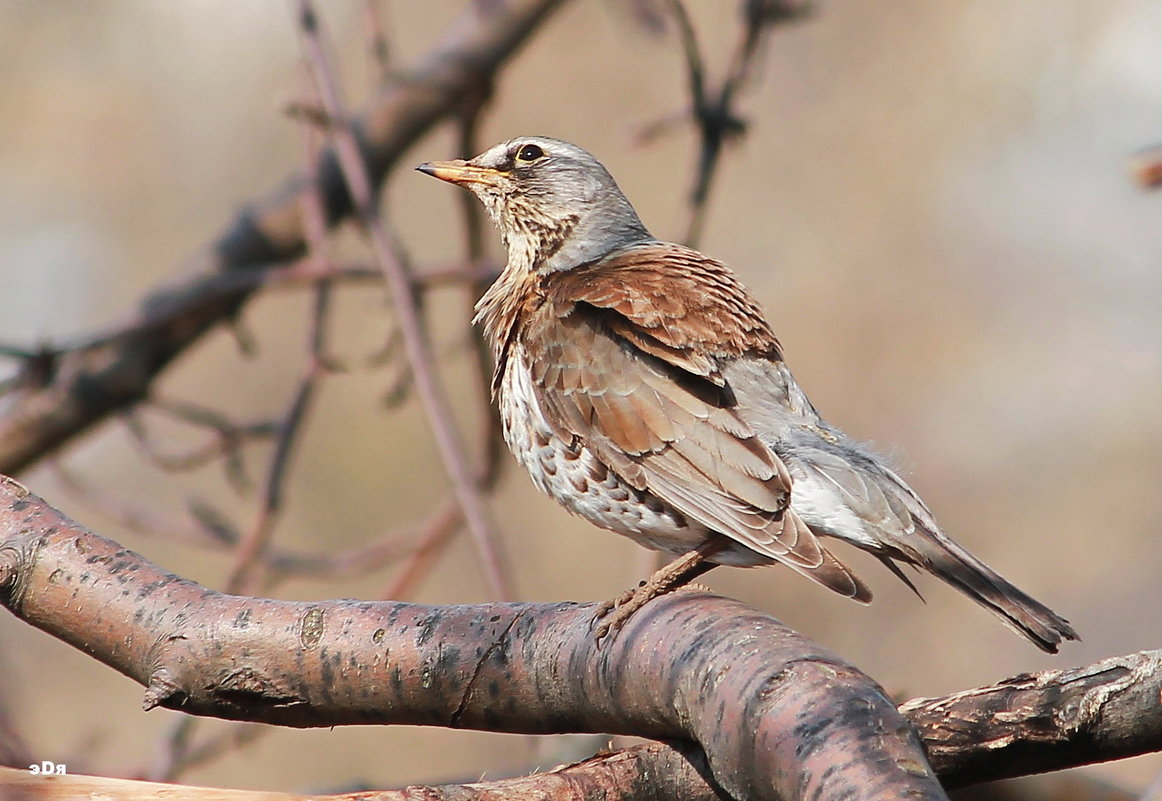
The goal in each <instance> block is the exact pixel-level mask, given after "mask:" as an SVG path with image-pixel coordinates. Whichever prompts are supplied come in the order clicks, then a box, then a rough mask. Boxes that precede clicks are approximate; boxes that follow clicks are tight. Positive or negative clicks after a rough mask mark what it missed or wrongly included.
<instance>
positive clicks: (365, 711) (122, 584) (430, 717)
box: [0, 481, 1162, 801]
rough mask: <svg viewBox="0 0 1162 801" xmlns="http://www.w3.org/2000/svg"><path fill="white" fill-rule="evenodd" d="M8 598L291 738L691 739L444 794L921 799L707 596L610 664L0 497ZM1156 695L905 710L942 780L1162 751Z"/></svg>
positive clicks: (551, 607) (797, 639)
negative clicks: (227, 578)
mask: <svg viewBox="0 0 1162 801" xmlns="http://www.w3.org/2000/svg"><path fill="white" fill-rule="evenodd" d="M0 602H2V603H3V604H4V605H6V606H8V607H9V608H10V609H11V610H12V611H13V612H14V613H15V614H16V615H17V616H19V617H21V618H23V619H24V620H26V621H27V622H29V623H31V624H32V625H34V626H37V627H39V628H41V629H43V630H44V631H46V632H48V633H49V634H52V635H53V636H56V637H59V638H61V639H63V640H65V641H66V642H70V643H72V644H73V645H75V646H76V647H78V648H81V649H82V650H84V651H86V652H87V653H89V654H91V655H93V656H94V657H95V658H97V659H99V660H101V661H103V662H105V663H106V664H109V665H110V666H112V667H114V668H116V669H117V670H119V671H121V672H122V673H125V674H126V675H128V676H130V677H132V678H134V679H136V680H138V681H140V682H141V683H142V684H145V685H147V687H148V689H147V692H146V705H147V706H158V705H161V706H168V707H172V708H177V709H181V710H183V711H186V712H189V713H191V714H200V715H214V716H218V717H225V718H232V719H239V720H261V721H264V722H268V723H279V724H282V725H289V726H329V725H338V724H344V723H418V724H429V725H441V726H453V727H463V728H481V729H488V730H503V731H520V732H537V733H548V732H564V731H601V732H619V733H626V734H636V735H641V736H646V737H653V738H658V739H682V740H693V741H695V742H697V743H699V744H700V745H701V749H698V748H692V747H690V746H685V745H682V744H674V745H661V744H657V745H650V746H645V747H641V748H636V749H630V750H628V751H625V752H621V753H620V754H617V755H608V756H607V757H605V758H596V759H594V760H588V761H586V762H583V763H580V764H579V765H577V766H573V767H571V768H570V771H571V772H569V773H568V774H567V777H565V776H561V775H558V774H541V775H539V776H533V777H526V778H525V779H521V780H513V781H523V782H530V783H531V784H529V785H519V786H516V785H513V786H509V785H508V784H497V783H489V784H488V785H478V786H474V787H475V789H471V791H470V788H469V789H465V788H443V789H441V791H440V793H441V794H437V795H435V796H431V797H437V798H476V797H482V795H481V794H482V793H484V792H485V790H486V789H487V791H489V792H491V791H494V790H495V791H497V792H502V793H503V795H504V796H505V797H516V798H520V797H534V796H532V795H528V796H522V795H519V794H517V791H518V790H519V791H520V792H529V793H532V792H533V788H537V787H539V790H537V792H539V793H541V795H539V796H536V797H551V798H572V797H588V796H585V795H569V794H568V792H572V791H575V790H576V788H578V787H583V788H584V787H590V786H592V787H607V788H622V791H621V793H620V794H622V795H624V797H630V795H629V793H628V791H627V790H626V789H625V788H630V787H644V786H646V785H647V784H649V785H650V786H652V787H654V788H655V791H656V792H657V793H658V797H681V798H683V799H698V800H699V801H702V799H713V798H717V797H720V796H719V795H717V794H718V793H721V792H723V791H722V789H720V788H727V790H728V791H729V793H730V795H731V796H733V797H734V798H764V797H777V796H776V795H772V793H776V794H777V793H785V797H786V798H797V797H801V796H804V797H805V796H806V795H808V794H809V792H810V791H812V790H815V789H818V790H820V791H821V792H828V793H830V792H841V791H842V790H843V789H847V788H854V789H856V790H857V791H858V792H857V794H856V795H853V796H851V797H852V798H876V797H883V798H895V797H900V793H901V792H902V791H901V789H900V785H898V784H896V783H895V780H896V778H899V777H900V774H904V778H906V779H910V780H916V781H918V782H919V783H920V784H921V785H924V791H925V792H928V791H929V788H928V787H927V786H926V785H927V777H926V776H925V773H926V770H927V768H926V766H925V763H924V761H923V755H922V752H921V751H919V750H918V749H915V748H913V747H912V745H911V743H912V742H913V740H912V735H911V733H910V732H909V730H908V729H907V728H906V726H905V725H904V722H903V719H902V718H900V717H897V716H896V714H895V710H894V709H893V708H892V707H891V705H890V703H888V702H887V701H886V699H885V698H884V697H883V695H882V692H881V691H880V690H879V688H878V687H876V685H874V683H872V682H870V680H868V679H866V677H863V676H861V675H860V674H859V673H858V672H857V671H856V670H855V669H854V668H852V667H851V666H849V665H847V664H846V663H844V662H842V661H841V660H839V659H838V658H837V657H835V656H834V655H832V654H829V653H827V652H826V651H824V650H823V649H821V648H820V647H819V646H817V645H814V644H813V643H811V642H810V641H808V640H806V639H805V638H803V637H801V636H800V635H797V634H795V633H794V632H791V631H789V630H788V629H786V628H785V627H783V626H782V625H781V624H779V623H778V622H777V621H774V620H772V619H771V618H769V617H766V616H764V615H761V614H759V613H757V612H755V611H754V610H751V609H748V608H746V607H744V606H742V605H741V604H738V603H736V602H733V601H730V600H727V599H725V598H719V597H716V596H712V595H708V594H703V593H695V592H680V593H676V594H674V595H673V596H672V597H667V598H663V599H659V600H658V601H656V602H653V603H651V605H650V606H649V607H647V608H646V609H644V610H642V612H641V613H639V614H638V615H637V616H635V617H634V618H633V619H631V621H630V623H629V625H628V626H627V628H626V630H625V631H623V632H622V633H621V635H620V636H619V637H618V639H617V640H616V641H615V642H614V643H613V644H612V647H603V648H601V649H597V648H596V647H595V646H594V644H593V638H592V636H591V633H590V631H589V625H590V618H591V616H592V613H593V606H592V605H586V604H485V605H480V606H459V607H431V606H420V605H413V604H402V603H364V602H352V601H346V602H335V601H332V602H319V603H292V602H280V601H272V600H265V599H257V598H245V597H233V596H226V595H222V594H220V593H215V592H212V591H210V590H207V589H204V588H202V587H200V586H198V585H196V584H193V583H191V582H188V581H184V580H182V579H180V578H177V577H176V576H172V575H169V574H166V573H164V572H162V571H161V570H159V569H158V568H157V567H155V566H153V565H152V564H150V563H149V562H147V561H146V560H145V559H143V558H142V557H140V556H138V555H136V554H133V553H131V552H129V551H126V550H124V549H121V548H119V547H118V546H117V545H116V544H115V543H112V542H110V541H108V540H105V539H103V538H101V537H98V536H97V535H95V534H92V533H90V532H88V531H87V530H85V529H84V528H82V527H80V526H78V525H77V524H76V523H73V522H72V521H70V520H68V519H67V518H65V517H63V516H62V515H60V514H59V513H58V512H56V511H55V510H53V509H51V508H50V507H49V506H47V504H45V503H44V502H43V501H41V500H40V499H38V498H36V497H35V496H33V495H30V494H27V493H26V492H25V491H24V490H23V489H22V488H20V487H19V485H17V484H15V483H14V482H3V481H0ZM1160 698H1162V651H1144V652H1141V653H1139V654H1132V655H1129V656H1125V657H1117V658H1113V659H1107V660H1104V661H1102V662H1099V663H1097V664H1095V665H1091V666H1086V667H1080V668H1072V669H1068V670H1053V671H1045V672H1043V673H1039V674H1033V675H1022V676H1017V677H1015V678H1012V679H1008V680H1006V681H1003V682H1000V683H999V684H997V685H995V686H991V687H982V688H977V689H973V690H967V691H964V692H960V693H956V694H954V695H951V696H947V697H945V698H939V699H917V700H914V701H910V702H908V703H906V704H904V705H903V706H902V707H901V712H902V713H903V714H904V716H906V718H907V719H908V720H910V721H911V722H912V723H913V724H914V725H915V726H916V727H917V729H918V730H919V732H920V736H921V739H922V740H923V742H924V745H925V747H926V748H927V749H928V753H929V755H930V759H931V763H932V765H933V767H934V768H935V770H936V772H937V773H938V774H939V776H940V778H941V780H942V781H943V782H944V783H945V784H946V785H947V786H949V787H951V786H957V785H963V784H968V783H975V782H982V781H988V780H992V779H998V778H1003V777H1007V776H1016V775H1022V774H1028V773H1033V772H1038V771H1044V770H1053V769H1064V768H1068V767H1075V766H1078V765H1083V764H1091V763H1095V762H1101V761H1106V760H1110V759H1118V758H1122V757H1128V756H1133V755H1136V754H1143V753H1148V752H1151V751H1157V750H1162V704H1160V703H1159V699H1160ZM703 751H704V752H705V754H707V755H709V756H708V757H707V758H708V760H709V762H708V763H707V762H706V761H704V757H703V756H702V754H703ZM613 757H616V759H614V758H613ZM707 764H709V766H710V767H707ZM546 777H552V778H546ZM537 782H543V784H537ZM656 782H664V784H663V785H658V784H656ZM659 787H662V788H663V789H662V790H658V789H657V788H659ZM551 788H556V789H552V792H549V789H551ZM569 788H572V790H570V789H569ZM665 788H671V789H665ZM679 790H680V792H679ZM473 793H475V795H474V794H473ZM558 793H560V794H559V795H558ZM610 797H618V793H615V794H614V795H612V796H610Z"/></svg>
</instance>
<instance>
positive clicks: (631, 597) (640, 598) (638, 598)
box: [593, 581, 666, 644]
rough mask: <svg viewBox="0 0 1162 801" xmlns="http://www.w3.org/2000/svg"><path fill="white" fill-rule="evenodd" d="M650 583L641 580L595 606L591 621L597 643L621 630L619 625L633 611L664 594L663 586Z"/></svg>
mask: <svg viewBox="0 0 1162 801" xmlns="http://www.w3.org/2000/svg"><path fill="white" fill-rule="evenodd" d="M651 583H652V582H649V581H643V582H641V583H640V584H638V586H636V587H634V588H632V589H629V590H626V591H625V592H622V593H619V594H618V595H616V596H614V597H613V598H610V599H609V600H608V601H606V602H605V603H603V604H601V606H599V607H597V612H596V613H595V614H594V615H593V623H594V625H596V626H597V628H596V629H595V630H594V632H593V636H594V639H596V640H597V642H598V644H600V643H601V641H602V640H604V639H605V638H606V637H610V638H611V641H612V639H613V638H616V637H617V633H618V632H619V631H621V627H622V626H624V625H625V624H626V623H627V622H628V621H629V619H630V618H631V617H633V614H634V612H636V611H637V610H639V609H641V608H642V607H643V606H645V605H646V604H648V603H649V602H650V601H652V600H653V599H654V598H657V597H658V596H659V595H663V594H665V592H666V590H665V589H664V588H663V589H660V590H659V589H658V588H657V587H654V586H651Z"/></svg>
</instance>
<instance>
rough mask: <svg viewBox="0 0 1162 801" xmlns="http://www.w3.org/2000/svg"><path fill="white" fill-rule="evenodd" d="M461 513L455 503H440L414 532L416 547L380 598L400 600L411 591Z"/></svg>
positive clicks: (450, 538) (455, 525) (458, 524)
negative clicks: (441, 504) (427, 521)
mask: <svg viewBox="0 0 1162 801" xmlns="http://www.w3.org/2000/svg"><path fill="white" fill-rule="evenodd" d="M463 519H464V516H463V515H462V514H461V513H460V506H459V505H458V504H456V503H455V502H452V503H446V504H444V505H443V506H441V507H440V508H439V509H438V510H437V511H436V513H435V514H434V515H433V516H432V519H431V521H430V522H429V523H428V525H427V526H426V527H425V529H424V531H423V532H422V533H419V532H417V536H416V537H415V540H414V542H416V543H417V547H416V548H415V550H414V551H412V553H411V555H410V556H409V557H408V559H407V561H406V562H404V564H403V566H402V567H401V568H400V569H399V572H397V573H396V575H395V576H394V577H393V578H392V580H391V582H390V583H389V584H388V585H387V587H386V588H385V589H384V590H383V592H382V593H380V594H379V597H380V599H382V600H385V601H387V600H403V599H404V598H408V597H410V596H411V594H412V593H413V592H415V589H416V586H417V585H418V584H419V583H420V581H421V580H422V579H423V577H424V576H425V575H426V574H427V573H428V571H429V570H430V569H431V567H432V565H434V564H435V563H436V560H437V559H438V558H439V556H440V554H441V553H442V552H443V550H444V548H445V547H446V546H447V545H448V543H450V542H451V541H452V535H453V534H455V533H456V529H457V528H459V526H460V523H461V522H462V521H463Z"/></svg>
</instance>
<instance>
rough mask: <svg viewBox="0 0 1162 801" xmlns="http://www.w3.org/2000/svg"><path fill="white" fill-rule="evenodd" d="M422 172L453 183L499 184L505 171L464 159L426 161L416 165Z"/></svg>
mask: <svg viewBox="0 0 1162 801" xmlns="http://www.w3.org/2000/svg"><path fill="white" fill-rule="evenodd" d="M416 169H417V170H419V171H420V172H422V173H426V174H428V175H432V176H435V177H436V178H439V179H440V180H441V181H447V182H449V183H453V184H485V185H487V186H499V185H500V179H501V178H502V177H503V176H504V173H503V172H501V171H500V170H494V169H492V168H491V167H477V166H476V165H475V164H469V163H468V162H466V161H464V160H462V159H456V160H454V161H425V162H424V163H423V164H421V165H420V166H418V167H416Z"/></svg>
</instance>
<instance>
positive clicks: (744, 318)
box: [522, 244, 871, 601]
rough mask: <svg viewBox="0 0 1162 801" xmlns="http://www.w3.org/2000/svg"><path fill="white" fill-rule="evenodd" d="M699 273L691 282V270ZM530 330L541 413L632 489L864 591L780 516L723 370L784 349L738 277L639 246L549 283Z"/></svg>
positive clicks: (679, 251)
mask: <svg viewBox="0 0 1162 801" xmlns="http://www.w3.org/2000/svg"><path fill="white" fill-rule="evenodd" d="M695 263H696V266H697V268H698V269H691V268H692V266H694V265H695ZM541 290H542V297H543V298H544V302H543V303H542V304H541V305H540V306H539V307H538V308H537V309H536V310H535V311H534V312H533V313H531V314H530V315H529V316H528V318H527V319H526V320H525V321H524V325H523V326H522V338H523V340H524V345H525V350H526V352H528V353H533V354H538V357H537V358H534V359H533V360H532V361H533V362H534V363H533V364H532V365H530V368H531V369H532V372H533V379H534V381H533V383H534V388H535V391H536V393H537V401H538V403H539V404H540V405H541V407H542V411H543V412H544V414H545V418H546V419H547V420H549V421H550V423H551V424H552V425H553V426H554V427H556V428H557V429H558V433H559V434H560V435H561V436H562V437H563V438H565V439H567V440H570V441H572V440H579V441H580V442H582V443H584V445H585V446H586V447H587V448H588V449H589V450H590V451H591V452H592V453H593V454H594V455H595V456H596V457H597V458H598V459H600V460H601V461H602V462H603V463H604V464H605V466H606V467H607V468H608V469H610V470H612V471H614V472H615V473H616V474H617V475H619V476H620V477H621V478H622V479H623V480H625V481H626V482H628V483H629V484H631V485H632V486H634V487H636V488H638V489H644V490H647V491H648V492H650V493H651V494H652V495H654V496H655V497H657V498H658V499H659V500H661V501H662V502H663V503H665V504H668V505H669V506H671V507H672V508H674V509H675V510H677V511H679V512H681V513H682V514H683V515H686V516H687V517H688V518H690V519H691V520H693V521H696V522H698V523H700V524H701V525H703V526H706V527H707V528H709V529H711V530H713V531H717V532H720V533H722V534H725V535H727V536H729V537H731V538H732V539H734V540H735V541H736V542H738V543H740V544H742V545H744V546H746V547H747V548H750V549H752V550H754V551H756V552H758V553H760V554H762V555H764V556H767V557H769V558H771V559H774V560H777V561H779V562H782V563H784V564H787V565H788V566H790V567H792V568H793V569H795V570H796V571H798V572H800V573H802V574H803V575H805V576H807V577H809V578H811V579H812V580H814V581H816V582H818V583H820V584H823V585H824V586H827V587H829V588H830V589H832V590H834V591H836V592H839V593H841V594H843V595H846V596H849V597H853V598H856V599H858V600H861V601H867V600H870V598H871V594H870V592H868V590H867V588H866V587H865V586H864V585H863V584H862V583H861V582H860V581H859V579H858V578H856V577H855V576H854V575H853V574H852V573H851V572H850V571H849V570H848V569H847V568H846V567H844V566H843V565H842V564H841V563H840V562H839V561H838V560H837V559H835V557H834V556H832V555H831V554H830V553H829V552H828V551H827V550H826V549H825V548H824V547H823V546H822V544H820V542H819V540H818V539H817V538H816V536H815V534H814V533H813V532H812V531H811V530H810V529H809V528H808V527H807V526H806V525H805V524H804V523H803V521H802V520H801V519H800V518H799V517H798V515H796V514H795V513H794V512H793V511H792V510H790V509H789V508H788V505H789V503H790V497H791V492H792V486H791V477H790V474H789V473H788V472H787V468H786V466H785V465H784V464H783V462H782V460H781V459H780V458H779V457H778V455H776V454H775V453H774V451H773V450H772V449H771V448H769V447H768V446H767V445H766V444H764V443H763V441H762V440H761V439H760V438H759V436H758V435H757V433H756V432H755V431H754V430H753V429H752V427H751V426H750V425H749V424H748V423H747V421H746V420H744V419H743V418H742V417H741V416H740V415H739V413H738V411H737V409H736V404H735V401H734V397H733V392H732V390H731V388H730V386H729V385H728V383H727V382H726V380H725V379H724V378H723V376H722V374H721V370H720V366H721V364H722V363H723V362H724V360H728V359H730V358H734V357H737V356H738V355H741V354H742V353H743V352H754V351H758V352H761V353H765V354H768V355H776V357H777V352H778V343H777V341H776V340H775V338H774V336H773V335H772V334H771V333H770V330H769V328H768V327H767V325H766V322H765V320H764V319H763V318H762V315H761V312H759V310H758V308H757V306H756V305H755V304H754V303H753V302H752V301H751V300H750V298H749V296H748V295H747V294H746V292H745V290H744V289H743V288H742V287H741V285H739V284H738V283H737V282H736V281H735V280H734V279H733V277H732V276H731V275H730V274H729V273H728V272H727V271H726V270H725V268H724V267H721V265H718V263H717V262H710V261H709V260H707V259H705V257H702V256H701V255H700V254H696V253H694V251H687V250H685V249H683V248H679V247H677V246H672V245H660V244H658V245H650V246H635V247H634V248H629V249H627V250H626V251H625V252H623V253H622V254H618V255H615V256H613V257H610V258H606V259H603V260H602V261H601V262H600V263H598V264H597V265H594V266H592V267H589V268H577V269H574V270H570V271H566V272H564V273H557V274H552V275H549V276H546V277H544V278H543V279H542V284H541Z"/></svg>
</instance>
